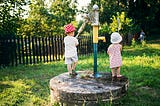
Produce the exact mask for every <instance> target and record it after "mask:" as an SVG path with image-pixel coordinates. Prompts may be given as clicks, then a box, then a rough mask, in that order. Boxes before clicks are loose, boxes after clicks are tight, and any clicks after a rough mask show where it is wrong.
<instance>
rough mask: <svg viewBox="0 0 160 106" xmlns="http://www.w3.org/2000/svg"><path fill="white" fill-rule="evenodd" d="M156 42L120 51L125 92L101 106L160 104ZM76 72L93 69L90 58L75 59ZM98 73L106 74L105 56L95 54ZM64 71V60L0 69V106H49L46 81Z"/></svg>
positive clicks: (158, 45) (159, 61) (159, 48)
mask: <svg viewBox="0 0 160 106" xmlns="http://www.w3.org/2000/svg"><path fill="white" fill-rule="evenodd" d="M159 42H160V40H156V41H150V42H147V44H146V45H145V46H144V47H142V46H141V45H140V44H138V45H136V46H134V47H131V46H125V47H124V48H123V53H122V55H123V66H122V67H121V74H123V75H125V76H126V77H128V78H129V83H130V85H129V88H128V92H127V93H126V95H125V96H123V97H122V98H121V99H118V100H116V101H114V102H113V103H112V104H110V103H106V105H105V106H108V105H112V106H158V105H160V101H159V100H160V43H159ZM77 70H93V55H91V56H83V57H79V64H78V66H77ZM98 71H104V72H110V69H109V61H108V55H107V54H106V53H99V54H98ZM64 72H67V70H66V65H65V64H64V61H63V60H62V61H59V62H52V63H46V64H37V65H27V66H23V65H19V66H18V67H7V68H1V69H0V106H49V105H50V89H49V80H50V79H51V78H52V77H54V76H56V75H59V74H61V73H64Z"/></svg>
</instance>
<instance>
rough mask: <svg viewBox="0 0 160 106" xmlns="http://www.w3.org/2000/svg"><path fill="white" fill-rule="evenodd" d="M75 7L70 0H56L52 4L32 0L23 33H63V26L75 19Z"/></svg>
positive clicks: (41, 0) (40, 0)
mask: <svg viewBox="0 0 160 106" xmlns="http://www.w3.org/2000/svg"><path fill="white" fill-rule="evenodd" d="M75 8H76V7H75V5H74V4H71V1H70V0H67V1H63V0H55V1H53V2H51V5H47V4H45V1H44V0H32V2H31V5H30V11H29V17H28V18H27V19H26V21H24V25H22V27H21V33H23V34H24V35H30V36H53V35H62V34H64V31H63V26H64V25H65V24H68V23H71V22H72V21H74V20H75V18H74V17H75Z"/></svg>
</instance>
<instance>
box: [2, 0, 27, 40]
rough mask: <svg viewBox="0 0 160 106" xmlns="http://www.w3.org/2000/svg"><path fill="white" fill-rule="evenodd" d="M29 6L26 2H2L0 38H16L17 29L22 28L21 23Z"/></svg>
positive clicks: (5, 0)
mask: <svg viewBox="0 0 160 106" xmlns="http://www.w3.org/2000/svg"><path fill="white" fill-rule="evenodd" d="M25 5H27V2H26V1H25V0H2V1H1V2H0V36H3V37H10V36H15V35H16V33H17V28H19V27H20V23H19V21H20V20H21V17H23V14H22V13H23V12H24V9H23V8H22V6H25Z"/></svg>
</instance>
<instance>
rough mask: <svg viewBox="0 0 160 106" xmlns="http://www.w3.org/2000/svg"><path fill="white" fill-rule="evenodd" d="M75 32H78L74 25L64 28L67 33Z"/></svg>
mask: <svg viewBox="0 0 160 106" xmlns="http://www.w3.org/2000/svg"><path fill="white" fill-rule="evenodd" d="M75 30H76V28H75V27H74V26H73V25H72V24H67V25H65V26H64V31H65V33H70V32H73V31H75Z"/></svg>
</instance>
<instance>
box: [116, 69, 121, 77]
mask: <svg viewBox="0 0 160 106" xmlns="http://www.w3.org/2000/svg"><path fill="white" fill-rule="evenodd" d="M120 69H121V68H120V67H117V77H121V76H122V75H121V74H120Z"/></svg>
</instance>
